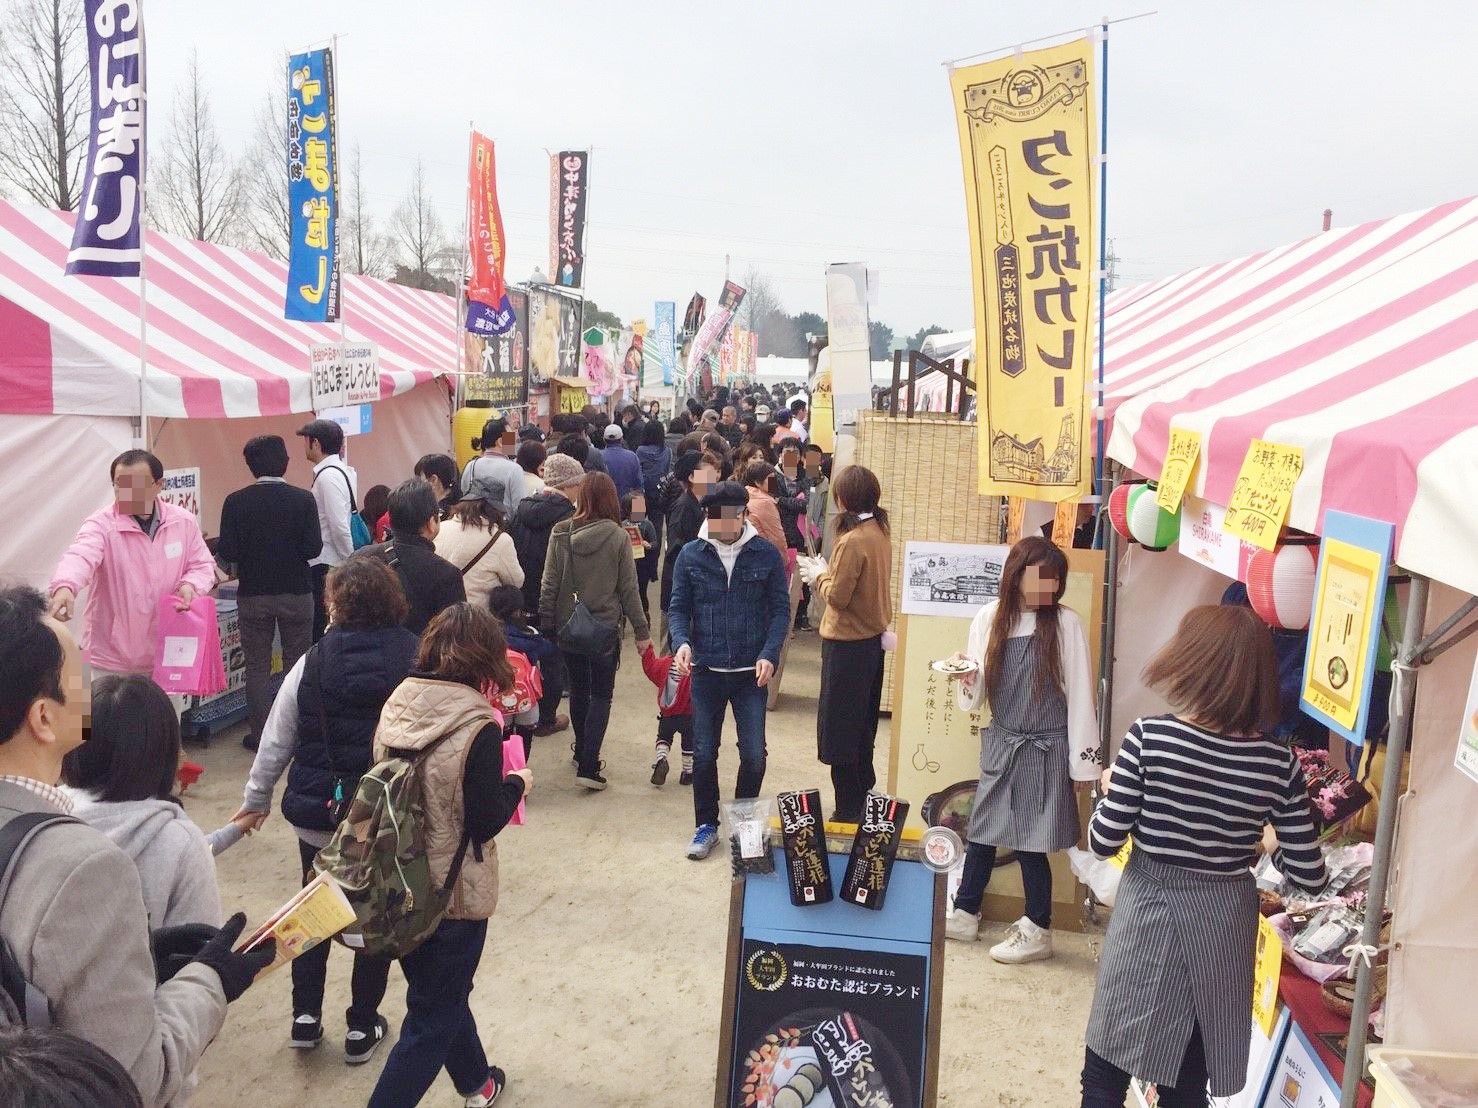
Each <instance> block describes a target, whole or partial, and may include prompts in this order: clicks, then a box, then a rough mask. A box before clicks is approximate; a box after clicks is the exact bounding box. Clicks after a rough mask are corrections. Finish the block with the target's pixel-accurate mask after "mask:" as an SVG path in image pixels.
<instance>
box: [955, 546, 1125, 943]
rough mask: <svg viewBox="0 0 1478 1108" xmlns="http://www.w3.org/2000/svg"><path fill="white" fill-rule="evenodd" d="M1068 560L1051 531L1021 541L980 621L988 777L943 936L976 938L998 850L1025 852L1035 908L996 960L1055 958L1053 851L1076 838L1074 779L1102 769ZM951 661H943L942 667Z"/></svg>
mask: <svg viewBox="0 0 1478 1108" xmlns="http://www.w3.org/2000/svg"><path fill="white" fill-rule="evenodd" d="M1066 589H1067V558H1066V556H1065V555H1064V554H1063V553H1062V551H1060V550H1058V549H1057V547H1055V546H1053V545H1052V543H1050V542H1048V541H1047V540H1046V539H1043V538H1039V537H1035V536H1033V537H1031V538H1026V539H1022V540H1021V541H1020V542H1019V543H1017V544H1016V545H1015V546H1014V547H1012V548H1011V553H1010V554H1009V555H1008V556H1007V558H1006V565H1005V568H1004V569H1003V570H1002V572H1001V588H1000V594H999V597H998V598H997V599H996V600H994V601H992V602H991V603H989V604H987V605H986V606H985V607H984V608H982V609H981V610H980V612H979V613H977V615H976V616H975V619H974V622H972V623H971V624H970V637H969V640H968V643H967V645H966V649H965V651H964V652H963V653H957V654H954V655H952V656H951V657H950V658H949V659H948V661H949V662H970V663H973V664H972V665H971V667H970V668H969V669H968V670H967V671H966V672H964V673H958V672H951V673H950V674H949V676H950V678H951V679H952V680H955V681H958V682H959V685H958V686H957V688H956V697H957V701H958V703H959V706H960V708H961V709H962V710H964V711H971V710H973V709H975V708H978V707H980V705H981V703H982V702H986V703H988V704H989V706H990V712H991V721H990V723H989V724H988V725H987V726H985V727H983V728H981V731H980V784H979V786H978V787H977V788H976V791H975V807H974V810H973V811H972V812H971V815H970V827H969V831H968V833H967V838H968V839H969V845H968V846H967V847H966V850H965V872H964V874H963V875H962V879H961V881H960V888H959V892H958V893H957V894H956V896H955V903H954V910H953V911H951V912H950V914H949V920H948V922H947V924H946V928H945V933H946V934H947V935H948V936H949V937H950V938H952V939H962V940H965V941H969V942H973V941H974V940H975V939H976V938H977V937H978V936H979V929H980V903H981V900H982V899H983V897H984V895H985V886H986V884H987V882H989V880H990V873H991V869H992V868H993V867H994V866H995V860H996V850H997V848H1002V847H1004V848H1006V849H1010V850H1014V851H1015V852H1016V857H1017V860H1018V861H1019V862H1020V863H1021V883H1022V886H1023V888H1024V889H1025V891H1026V915H1025V916H1023V917H1022V918H1021V919H1019V920H1017V921H1016V922H1015V923H1014V924H1012V925H1011V928H1010V930H1009V931H1007V933H1006V937H1005V939H1004V940H1003V941H1002V942H1000V943H998V944H997V945H995V946H993V947H992V948H991V952H990V954H991V957H992V958H994V959H995V960H996V961H998V962H1007V963H1013V964H1014V963H1020V962H1035V961H1039V960H1040V959H1043V958H1050V957H1052V934H1051V926H1052V871H1051V869H1050V868H1049V866H1048V864H1047V855H1048V854H1051V853H1052V852H1054V851H1058V850H1066V849H1067V848H1068V847H1070V846H1075V845H1077V842H1078V839H1079V836H1080V834H1081V828H1080V826H1079V823H1078V804H1077V800H1076V798H1075V797H1074V795H1073V792H1074V789H1075V788H1076V789H1077V791H1079V792H1087V791H1088V790H1089V789H1091V788H1092V787H1093V782H1094V780H1095V779H1096V778H1097V777H1098V775H1099V770H1100V762H1101V756H1100V754H1099V749H1098V719H1097V714H1096V712H1095V709H1094V700H1093V674H1092V665H1091V663H1090V662H1089V656H1088V638H1087V636H1086V635H1085V634H1084V633H1083V624H1082V622H1081V621H1080V620H1079V619H1078V616H1077V613H1075V612H1074V611H1073V610H1072V609H1071V608H1066V607H1064V606H1063V605H1062V595H1063V593H1064V592H1065V591H1066ZM948 668H949V667H947V666H942V667H941V670H947V669H948Z"/></svg>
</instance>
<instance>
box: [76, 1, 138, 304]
mask: <svg viewBox="0 0 1478 1108" xmlns="http://www.w3.org/2000/svg"><path fill="white" fill-rule="evenodd" d="M84 10H85V13H86V15H85V17H86V19H87V57H88V64H89V67H90V68H91V70H92V122H91V126H90V129H89V133H90V135H91V138H90V139H89V142H88V149H87V175H86V178H85V179H84V182H83V186H82V202H81V203H80V204H79V205H78V206H77V226H76V229H75V230H74V231H73V232H72V249H71V252H70V253H68V255H67V272H68V273H82V274H90V275H92V276H96V277H137V276H138V275H139V265H140V263H141V262H142V261H143V256H144V255H143V246H142V243H141V240H140V229H141V226H142V221H141V218H140V210H139V209H140V205H141V202H142V199H143V187H144V20H143V16H142V14H141V13H140V12H139V5H138V3H137V0H85V3H84Z"/></svg>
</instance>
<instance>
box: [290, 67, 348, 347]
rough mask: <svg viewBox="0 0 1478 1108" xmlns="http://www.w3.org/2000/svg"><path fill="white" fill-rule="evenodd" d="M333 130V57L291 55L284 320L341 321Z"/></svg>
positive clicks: (334, 132) (337, 200)
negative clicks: (288, 232) (287, 239)
mask: <svg viewBox="0 0 1478 1108" xmlns="http://www.w3.org/2000/svg"><path fill="white" fill-rule="evenodd" d="M337 130H338V128H337V119H336V116H335V110H334V58H333V51H331V50H310V51H308V52H307V53H306V54H294V55H293V56H292V57H291V58H290V59H289V60H288V66H287V175H288V213H289V215H290V216H291V241H290V243H289V247H288V259H287V298H286V302H285V306H284V309H283V314H284V315H285V316H286V318H288V319H300V320H303V321H305V322H308V323H332V322H333V321H334V320H336V319H338V318H339V236H338V231H339V227H338V224H339V178H338V152H337V149H336V147H337V141H336V135H337Z"/></svg>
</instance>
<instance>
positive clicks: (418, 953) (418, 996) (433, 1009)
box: [369, 919, 489, 1108]
mask: <svg viewBox="0 0 1478 1108" xmlns="http://www.w3.org/2000/svg"><path fill="white" fill-rule="evenodd" d="M487 934H488V921H487V920H482V919H480V920H464V919H444V920H442V921H441V925H440V926H439V927H437V929H436V930H435V931H433V932H432V933H431V937H430V938H428V939H427V940H426V941H425V942H423V943H422V944H421V945H420V946H418V947H416V949H415V950H413V951H411V952H410V953H409V954H407V955H406V956H405V957H404V958H402V959H401V960H400V968H401V970H402V971H403V972H404V973H405V982H406V989H405V1008H406V1012H405V1022H404V1023H402V1024H401V1025H400V1039H399V1040H398V1041H397V1042H396V1044H395V1049H394V1050H392V1051H391V1052H390V1057H389V1058H387V1059H386V1060H385V1070H384V1072H383V1073H381V1074H380V1080H379V1082H378V1083H377V1084H376V1085H375V1091H374V1092H373V1093H372V1094H371V1095H370V1100H369V1103H370V1108H410V1106H411V1105H414V1104H419V1103H420V1102H421V1098H422V1097H423V1096H425V1095H426V1090H427V1089H429V1088H431V1083H432V1082H433V1081H435V1080H436V1075H437V1074H438V1073H440V1072H441V1069H442V1067H443V1066H445V1067H446V1072H447V1074H448V1076H450V1077H451V1079H452V1084H453V1085H455V1086H456V1088H457V1092H459V1093H460V1094H461V1095H463V1096H471V1095H472V1094H473V1093H475V1092H477V1091H478V1090H479V1089H481V1088H482V1086H483V1083H484V1082H486V1081H487V1079H488V1068H489V1067H488V1059H487V1055H486V1054H484V1053H483V1051H482V1040H481V1039H480V1038H479V1037H478V1034H477V1023H476V1021H475V1020H473V1018H472V1009H471V1008H470V1007H468V1004H467V998H468V997H469V996H470V995H471V993H472V977H473V975H474V974H475V973H476V972H477V963H478V962H479V961H480V960H481V958H482V947H483V942H484V940H486V938H487Z"/></svg>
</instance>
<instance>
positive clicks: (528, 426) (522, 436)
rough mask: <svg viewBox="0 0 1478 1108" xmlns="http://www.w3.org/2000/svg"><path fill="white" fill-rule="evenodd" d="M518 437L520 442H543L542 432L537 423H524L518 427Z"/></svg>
mask: <svg viewBox="0 0 1478 1108" xmlns="http://www.w3.org/2000/svg"><path fill="white" fill-rule="evenodd" d="M518 439H519V441H520V442H543V441H544V432H543V431H542V430H540V429H539V425H538V424H537V423H525V424H524V425H523V426H522V427H520V428H519V429H518Z"/></svg>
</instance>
